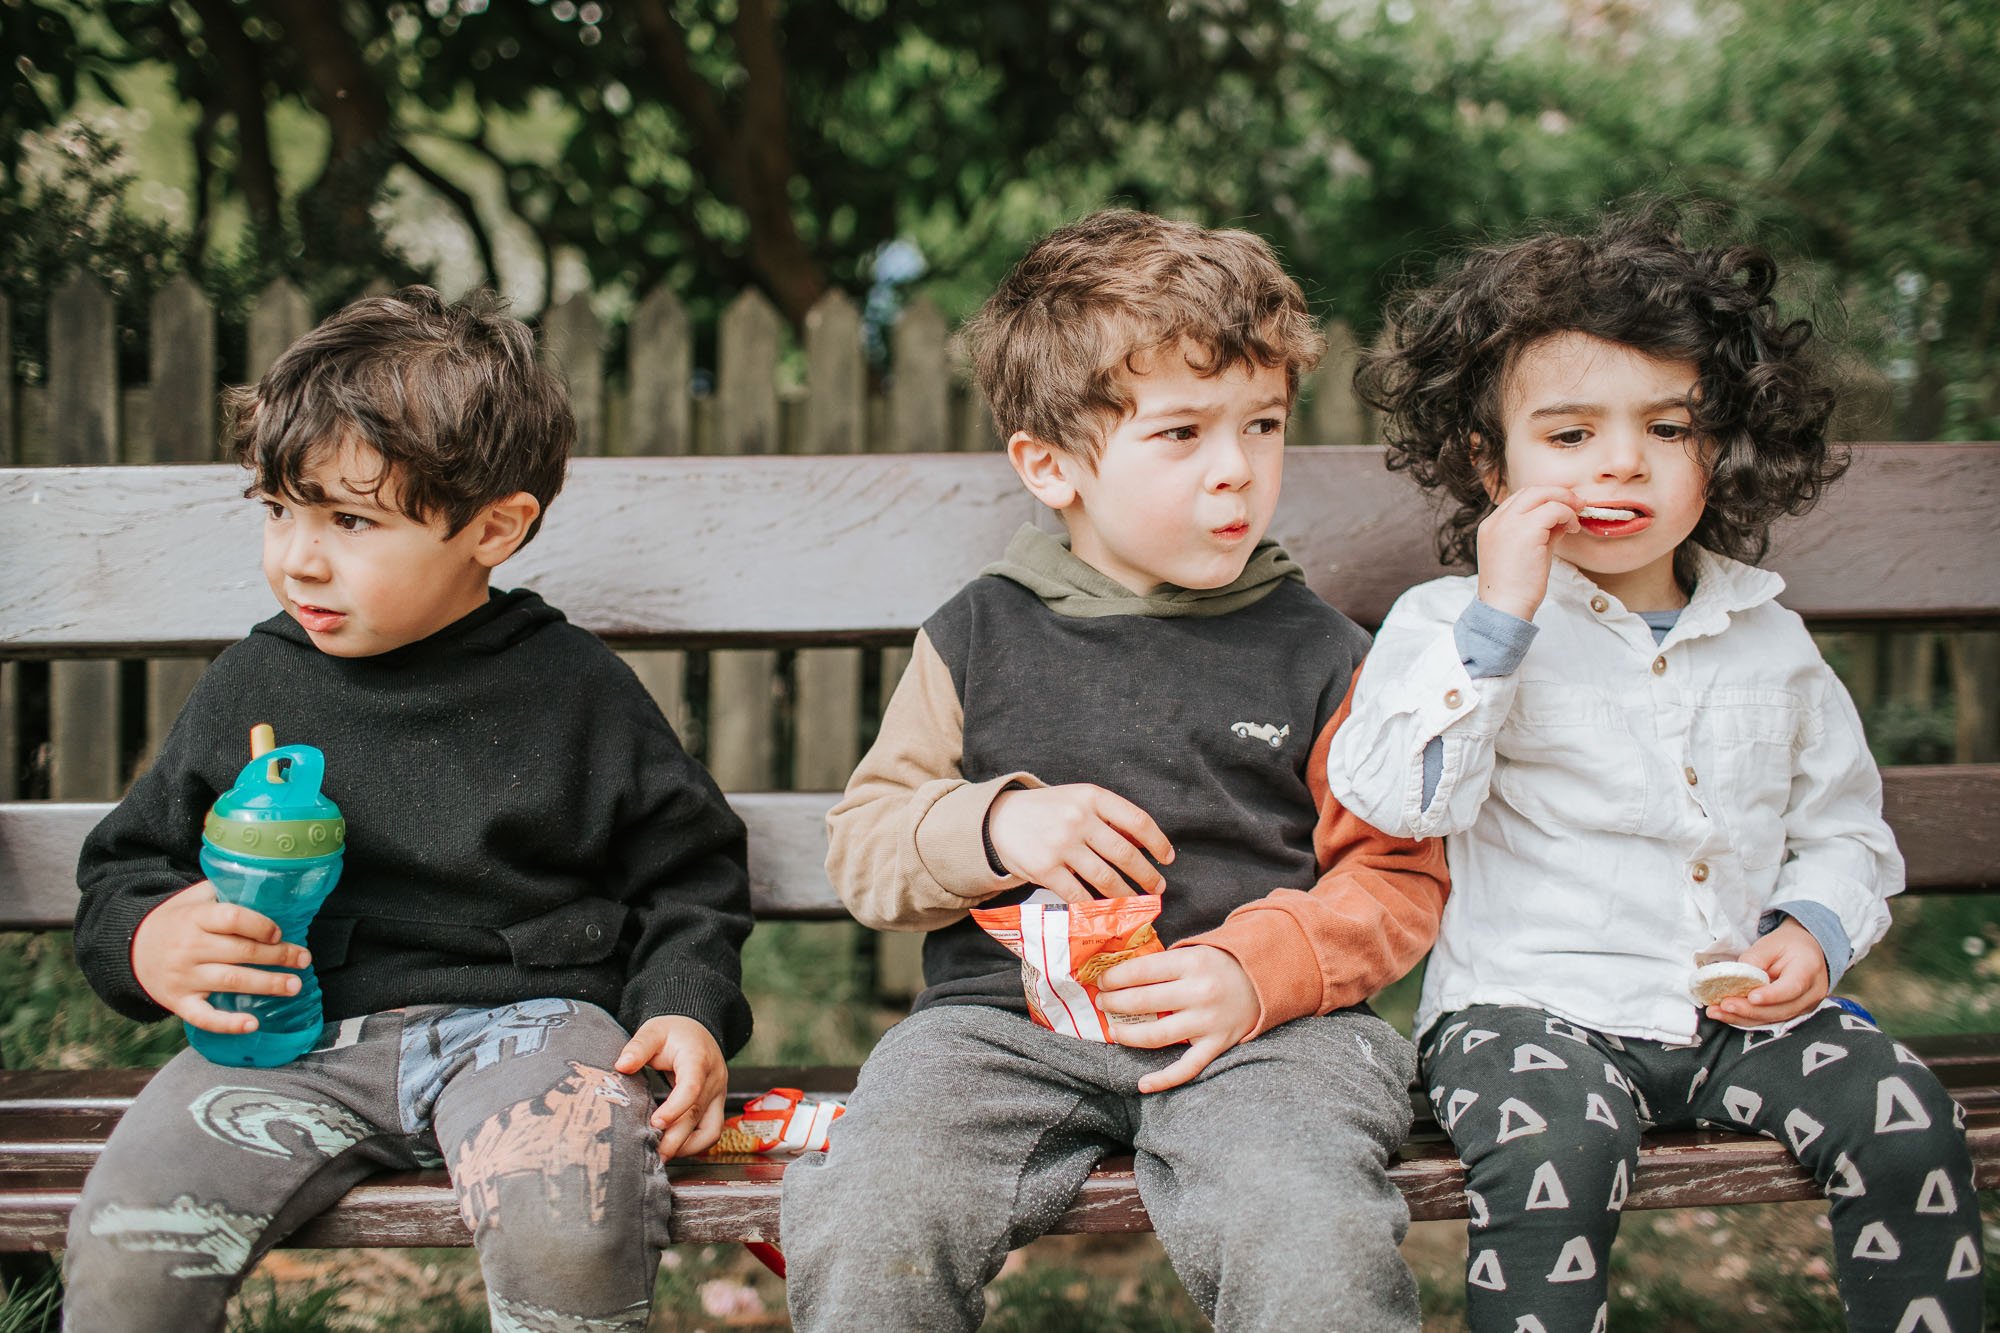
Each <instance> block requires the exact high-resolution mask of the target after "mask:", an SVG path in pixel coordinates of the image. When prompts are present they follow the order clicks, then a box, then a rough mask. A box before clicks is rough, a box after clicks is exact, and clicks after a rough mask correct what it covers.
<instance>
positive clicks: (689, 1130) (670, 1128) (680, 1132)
mask: <svg viewBox="0 0 2000 1333" xmlns="http://www.w3.org/2000/svg"><path fill="white" fill-rule="evenodd" d="M700 1110H701V1108H700V1107H698V1106H690V1107H688V1108H687V1110H686V1111H685V1112H683V1113H682V1114H680V1115H677V1116H675V1117H674V1118H673V1119H672V1120H669V1121H667V1122H666V1123H664V1124H662V1123H660V1121H659V1119H658V1117H657V1116H656V1117H655V1118H654V1121H653V1124H654V1127H655V1128H656V1129H658V1130H659V1131H660V1160H661V1161H663V1162H666V1161H671V1160H673V1159H674V1158H676V1157H679V1156H680V1155H681V1154H682V1152H683V1151H692V1150H691V1149H688V1147H687V1144H688V1142H689V1140H690V1139H692V1138H693V1137H694V1133H695V1130H696V1128H697V1127H698V1126H699V1124H700V1122H701V1116H700ZM712 1141H713V1140H711V1142H712Z"/></svg>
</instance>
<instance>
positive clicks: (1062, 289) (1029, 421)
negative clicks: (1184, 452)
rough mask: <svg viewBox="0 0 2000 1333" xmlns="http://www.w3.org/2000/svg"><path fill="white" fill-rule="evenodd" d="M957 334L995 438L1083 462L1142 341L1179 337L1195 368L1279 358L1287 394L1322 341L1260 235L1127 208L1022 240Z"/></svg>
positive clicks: (1274, 362) (1125, 394)
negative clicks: (1024, 438) (1023, 441)
mask: <svg viewBox="0 0 2000 1333" xmlns="http://www.w3.org/2000/svg"><path fill="white" fill-rule="evenodd" d="M959 336H960V338H961V339H962V340H963V343H964V345H965V346H966V348H967V349H968V350H969V351H970V353H971V356H972V368H973V375H974V378H976V379H977V380H978V382H979V388H980V391H981V392H982V393H983V394H984V395H985V397H986V402H987V406H988V407H990V408H991V409H992V411H993V419H994V421H995V422H996V423H997V424H998V426H999V428H1000V436H1001V438H1002V439H1006V438H1009V437H1011V436H1012V435H1013V434H1014V433H1015V432H1017V431H1026V432H1027V433H1028V434H1030V435H1033V436H1035V437H1036V438H1037V439H1040V440H1043V441H1046V442H1047V443H1049V444H1051V445H1054V446H1055V447H1056V448H1058V449H1061V450H1063V451H1064V452H1066V453H1070V454H1074V455H1076V456H1078V457H1080V458H1084V459H1087V460H1093V461H1094V460H1095V459H1096V457H1097V454H1098V451H1099V450H1100V449H1101V448H1102V446H1103V441H1104V432H1105V427H1106V425H1107V424H1108V423H1112V422H1116V421H1118V420H1120V419H1121V418H1123V417H1124V416H1125V415H1126V414H1127V413H1129V412H1130V411H1131V410H1132V401H1133V400H1132V395H1131V392H1130V390H1129V389H1128V388H1127V386H1126V384H1125V382H1124V376H1125V375H1127V374H1129V373H1130V372H1131V370H1132V366H1133V361H1134V359H1135V358H1137V357H1139V356H1141V355H1143V354H1145V353H1147V352H1151V351H1154V350H1156V349H1159V348H1163V347H1175V346H1185V347H1187V348H1189V349H1190V351H1191V353H1192V355H1191V356H1190V359H1189V365H1190V366H1191V367H1192V368H1193V369H1194V370H1195V372H1196V373H1197V374H1201V375H1219V374H1222V373H1223V372H1225V371H1228V370H1232V369H1235V368H1237V367H1239V366H1244V367H1247V366H1251V365H1257V366H1263V367H1268V368H1272V369H1276V368H1279V367H1282V368H1283V369H1284V372H1285V386H1286V393H1287V395H1288V397H1292V398H1296V397H1297V395H1298V389H1299V378H1300V376H1302V375H1304V374H1305V373H1306V372H1308V371H1310V370H1311V369H1312V368H1313V367H1314V366H1315V365H1317V364H1318V363H1319V357H1320V352H1321V350H1322V349H1323V348H1324V346H1325V340H1324V339H1323V338H1322V337H1321V336H1320V332H1319V328H1318V326H1317V324H1316V323H1315V322H1314V320H1313V317H1312V315H1311V313H1310V312H1308V311H1307V309H1306V302H1305V297H1304V295H1302V294H1301V293H1300V291H1299V285H1298V283H1296V282H1294V281H1293V280H1292V278H1291V276H1290V275H1289V274H1287V273H1286V272H1285V270H1284V268H1283V267H1282V266H1281V265H1280V264H1279V263H1278V258H1277V256H1276V255H1274V254H1273V253H1272V252H1271V247H1270V245H1269V244H1268V243H1267V242H1266V241H1265V240H1264V239H1263V238H1262V237H1261V236H1256V235H1253V234H1252V233H1250V232H1247V231H1236V230H1220V229H1213V228H1208V227H1202V226H1197V225H1196V224H1194V223H1192V222H1175V221H1171V220H1169V219H1167V218H1161V217H1155V216H1153V215H1152V214H1150V213H1138V212H1133V211H1131V210H1129V209H1106V210H1104V211H1102V212H1098V213H1092V214H1090V215H1089V216H1088V217H1084V218H1080V219H1078V220H1077V221H1075V222H1072V223H1070V224H1069V225H1067V226H1063V227H1058V228H1056V230H1054V231H1052V232H1050V233H1049V234H1048V235H1047V236H1044V237H1043V238H1042V239H1041V240H1039V241H1037V242H1035V244H1034V245H1033V246H1031V247H1029V249H1028V252H1027V254H1025V255H1023V256H1022V257H1021V262H1020V263H1018V264H1016V265H1015V266H1014V270H1013V272H1011V273H1009V274H1008V275H1007V276H1006V278H1005V279H1003V280H1002V281H1001V283H1000V286H999V287H998V288H997V289H996V290H995V291H994V293H993V295H992V296H991V297H989V298H987V301H986V304H985V305H984V306H982V307H981V308H980V311H979V313H978V314H977V315H975V316H974V317H973V318H972V319H971V320H969V321H968V322H967V323H966V326H965V328H964V329H963V330H962V331H961V333H960V335H959Z"/></svg>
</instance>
